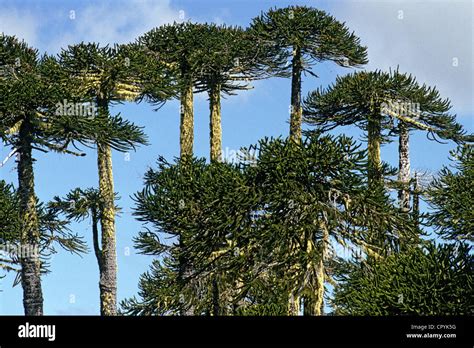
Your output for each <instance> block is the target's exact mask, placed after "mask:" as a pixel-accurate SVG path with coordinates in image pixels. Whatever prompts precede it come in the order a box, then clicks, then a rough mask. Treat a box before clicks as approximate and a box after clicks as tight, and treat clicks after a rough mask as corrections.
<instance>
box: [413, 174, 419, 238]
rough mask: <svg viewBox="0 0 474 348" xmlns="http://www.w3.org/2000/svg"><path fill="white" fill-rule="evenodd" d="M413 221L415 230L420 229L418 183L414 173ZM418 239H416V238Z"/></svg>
mask: <svg viewBox="0 0 474 348" xmlns="http://www.w3.org/2000/svg"><path fill="white" fill-rule="evenodd" d="M413 192H414V193H413V221H414V223H415V228H416V229H417V230H419V228H420V183H419V181H418V173H416V172H415V183H414V185H413ZM417 239H418V238H417Z"/></svg>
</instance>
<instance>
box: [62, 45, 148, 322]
mask: <svg viewBox="0 0 474 348" xmlns="http://www.w3.org/2000/svg"><path fill="white" fill-rule="evenodd" d="M124 50H125V53H123V52H122V51H121V48H120V47H118V46H115V47H113V48H111V47H108V46H106V47H100V46H99V45H97V44H94V43H88V44H87V43H81V44H78V45H75V46H69V47H68V48H67V49H66V50H63V51H62V52H61V53H60V55H59V62H60V64H61V67H62V69H63V72H64V74H63V75H64V76H63V78H64V80H66V81H74V83H77V84H78V85H79V88H78V89H77V91H76V94H75V97H76V98H78V99H80V100H81V101H88V102H92V103H93V104H94V105H95V106H96V107H97V111H98V112H97V116H95V117H93V121H94V122H95V123H97V124H100V125H101V128H100V130H99V131H97V132H96V133H95V134H94V136H93V137H92V140H93V141H94V143H95V146H96V148H97V166H98V174H99V194H100V199H101V202H102V206H101V208H102V210H101V211H100V214H99V217H100V226H101V253H100V254H101V262H100V265H101V266H102V267H101V273H100V282H99V287H100V299H101V314H102V315H115V314H116V301H117V299H116V297H117V274H116V273H117V260H116V245H115V244H116V236H115V233H116V231H115V214H116V209H115V202H114V201H115V191H114V180H113V171H112V149H115V150H117V151H121V152H124V151H127V150H130V149H135V146H136V145H139V144H146V137H145V135H144V133H143V132H142V130H141V129H140V128H139V127H137V126H135V125H134V124H132V123H130V122H129V121H127V120H123V119H122V117H121V116H120V115H116V116H112V115H110V112H109V107H110V106H111V105H112V104H114V103H120V102H122V101H124V100H129V101H130V100H131V101H133V100H135V99H137V98H139V97H140V94H141V92H142V85H141V80H140V78H139V77H137V75H136V73H137V69H136V67H137V64H139V63H138V62H137V59H136V58H137V57H139V55H135V56H130V55H131V54H134V51H133V50H129V49H128V48H126V47H125V48H124ZM145 63H146V61H145ZM64 80H63V81H64Z"/></svg>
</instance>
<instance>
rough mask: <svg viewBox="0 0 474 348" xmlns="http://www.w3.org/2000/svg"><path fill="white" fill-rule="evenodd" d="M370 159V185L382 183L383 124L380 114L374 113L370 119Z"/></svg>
mask: <svg viewBox="0 0 474 348" xmlns="http://www.w3.org/2000/svg"><path fill="white" fill-rule="evenodd" d="M367 128H368V137H367V138H368V144H367V150H368V160H369V178H368V179H369V187H374V185H375V186H377V185H380V184H381V182H382V173H381V165H382V160H381V157H380V145H381V133H382V125H381V119H380V115H379V114H374V115H372V116H370V117H369V120H368V125H367Z"/></svg>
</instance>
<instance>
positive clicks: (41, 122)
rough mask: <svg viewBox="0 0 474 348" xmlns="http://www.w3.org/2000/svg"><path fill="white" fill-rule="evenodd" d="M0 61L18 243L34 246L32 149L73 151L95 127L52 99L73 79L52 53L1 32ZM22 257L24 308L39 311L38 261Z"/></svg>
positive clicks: (0, 107)
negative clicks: (13, 157)
mask: <svg viewBox="0 0 474 348" xmlns="http://www.w3.org/2000/svg"><path fill="white" fill-rule="evenodd" d="M0 67H1V71H2V73H1V74H0V92H1V94H2V98H1V100H0V132H1V134H2V139H3V140H4V141H5V142H6V143H7V144H8V145H10V146H11V147H13V151H14V152H16V153H18V155H19V160H18V166H17V167H18V168H17V170H18V192H19V197H20V207H19V212H20V219H21V226H22V228H21V231H20V236H19V243H20V244H21V246H23V245H26V246H28V247H30V248H33V249H35V248H37V247H38V246H39V245H40V243H41V228H40V223H39V219H40V218H41V216H40V214H39V212H38V211H37V205H38V201H37V197H36V194H35V180H34V169H33V164H34V161H35V160H34V156H33V153H34V150H41V151H43V152H48V151H57V152H62V153H74V152H71V151H70V150H69V149H68V147H69V146H70V145H71V144H74V142H75V141H77V142H79V143H82V142H84V140H85V139H90V138H91V137H92V136H93V135H94V132H96V131H97V129H92V128H91V127H89V126H88V124H87V121H86V120H83V119H82V118H81V120H79V119H76V118H77V115H75V114H73V113H71V114H70V113H67V114H65V113H60V114H58V113H57V112H56V111H57V105H56V104H57V103H58V102H59V101H62V100H64V99H68V98H69V97H70V96H71V89H70V88H69V87H72V86H73V84H71V85H68V84H67V83H66V82H65V81H64V80H62V79H58V76H59V75H61V69H60V67H59V65H58V63H57V62H56V60H55V59H54V58H52V57H48V56H46V55H45V56H43V57H41V58H40V57H39V55H38V51H37V50H35V49H33V48H30V47H28V45H27V44H26V43H25V42H23V41H19V40H17V39H16V38H15V37H11V36H6V35H4V34H1V35H0ZM91 130H92V131H91ZM20 263H21V272H22V275H21V281H22V287H23V300H24V308H25V314H27V315H42V314H43V297H42V290H41V274H40V270H41V261H40V260H39V258H38V257H33V258H29V257H21V258H20Z"/></svg>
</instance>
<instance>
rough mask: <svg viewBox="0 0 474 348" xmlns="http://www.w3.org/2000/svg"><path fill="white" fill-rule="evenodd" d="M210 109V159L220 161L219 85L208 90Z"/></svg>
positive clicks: (220, 121)
mask: <svg viewBox="0 0 474 348" xmlns="http://www.w3.org/2000/svg"><path fill="white" fill-rule="evenodd" d="M209 109H210V112H211V114H210V121H209V128H210V133H211V134H210V148H211V161H213V162H220V161H221V160H222V124H221V123H222V120H221V86H220V84H215V85H214V86H212V87H211V89H210V91H209Z"/></svg>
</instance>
